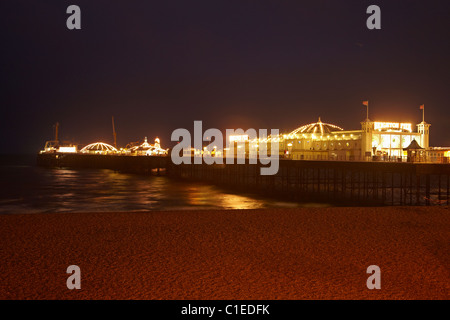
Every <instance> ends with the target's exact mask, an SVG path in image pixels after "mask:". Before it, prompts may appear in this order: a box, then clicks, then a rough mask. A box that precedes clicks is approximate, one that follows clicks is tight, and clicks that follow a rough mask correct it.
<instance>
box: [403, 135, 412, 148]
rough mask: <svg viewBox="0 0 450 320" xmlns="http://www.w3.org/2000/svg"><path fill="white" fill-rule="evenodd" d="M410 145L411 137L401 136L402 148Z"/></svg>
mask: <svg viewBox="0 0 450 320" xmlns="http://www.w3.org/2000/svg"><path fill="white" fill-rule="evenodd" d="M410 143H411V136H409V135H403V136H402V148H407V147H408V146H409V145H410Z"/></svg>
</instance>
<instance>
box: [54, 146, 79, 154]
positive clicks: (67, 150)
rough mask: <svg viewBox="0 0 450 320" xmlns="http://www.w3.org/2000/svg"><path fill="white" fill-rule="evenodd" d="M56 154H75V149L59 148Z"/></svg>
mask: <svg viewBox="0 0 450 320" xmlns="http://www.w3.org/2000/svg"><path fill="white" fill-rule="evenodd" d="M58 152H62V153H75V152H77V147H59V149H58Z"/></svg>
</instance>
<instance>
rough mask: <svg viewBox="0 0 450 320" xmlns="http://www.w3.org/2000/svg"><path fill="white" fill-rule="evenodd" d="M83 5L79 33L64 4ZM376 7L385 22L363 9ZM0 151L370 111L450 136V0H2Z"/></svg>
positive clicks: (286, 125) (166, 140) (353, 122)
mask: <svg viewBox="0 0 450 320" xmlns="http://www.w3.org/2000/svg"><path fill="white" fill-rule="evenodd" d="M71 4H76V5H78V6H80V8H81V25H82V29H81V30H72V31H71V30H68V29H67V28H66V19H67V18H68V16H69V15H68V14H66V9H67V7H68V6H69V5H71ZM371 4H376V5H378V6H380V8H381V26H382V29H381V30H368V29H367V27H366V19H367V18H368V16H369V15H368V14H366V9H367V7H368V6H369V5H371ZM0 12H1V18H0V40H1V47H0V48H1V50H0V56H1V60H0V81H1V83H0V85H1V87H0V88H1V89H0V105H1V114H0V150H1V151H0V152H1V153H35V152H37V151H38V150H40V149H41V148H43V146H44V143H45V141H46V140H51V139H52V135H53V128H52V127H53V124H54V123H55V122H57V121H58V122H59V123H60V139H62V140H71V141H74V142H78V143H80V144H88V143H91V142H95V141H99V140H100V141H104V142H108V143H112V142H113V136H112V128H111V116H114V117H115V120H116V121H115V122H116V130H117V135H118V144H119V145H120V146H125V144H126V143H128V142H132V141H138V140H141V139H143V138H144V136H147V137H148V138H149V140H153V139H154V138H155V137H156V136H159V137H160V138H161V140H162V146H163V147H170V146H172V145H173V144H174V143H173V142H170V135H171V133H172V131H173V130H175V129H177V128H187V129H189V130H191V131H193V129H192V128H193V121H194V120H202V121H203V126H204V129H207V128H219V129H226V128H239V127H241V128H244V129H248V128H256V129H259V128H268V129H270V128H278V129H280V130H281V131H286V132H287V131H291V130H293V129H295V128H297V127H299V126H300V125H303V124H306V123H310V122H315V121H317V118H318V117H319V116H320V117H321V119H322V121H324V122H328V123H333V124H336V125H339V126H341V127H343V128H344V129H346V130H352V129H353V130H355V129H360V121H362V120H363V119H365V115H366V114H365V112H366V110H365V107H364V106H363V105H362V104H361V102H362V101H363V100H369V101H370V118H371V119H372V120H379V121H396V122H412V123H413V124H414V125H415V124H416V123H419V122H420V121H421V120H422V113H421V110H419V106H420V105H421V104H425V111H426V114H425V118H426V121H427V122H429V123H431V124H432V126H431V140H430V144H431V145H432V146H450V130H449V124H450V90H449V89H450V80H449V79H450V60H449V59H450V1H448V0H442V1H437V0H420V1H415V0H409V1H404V0H402V1H400V0H389V1H379V0H371V1H364V0H345V1H344V0H312V1H301V0H292V1H283V0H271V1H263V0H258V1H256V0H254V1H247V0H238V1H222V0H214V1H211V0H209V1H196V0H189V1H185V0H184V1H166V0H164V1H153V0H135V1H129V0H120V1H106V0H105V1H103V0H102V1H100V0H87V1H84V0H71V1H61V0H52V1H45V0H40V1H36V0H32V1H31V0H30V1H21V0H14V1H2V2H1V3H0Z"/></svg>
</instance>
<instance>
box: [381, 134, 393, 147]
mask: <svg viewBox="0 0 450 320" xmlns="http://www.w3.org/2000/svg"><path fill="white" fill-rule="evenodd" d="M381 147H382V148H384V149H389V148H390V147H391V136H390V135H389V134H382V135H381Z"/></svg>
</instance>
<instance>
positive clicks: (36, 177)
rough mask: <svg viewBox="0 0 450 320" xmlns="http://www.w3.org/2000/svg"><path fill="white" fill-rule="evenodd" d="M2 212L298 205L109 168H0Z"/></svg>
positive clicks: (256, 207)
mask: <svg viewBox="0 0 450 320" xmlns="http://www.w3.org/2000/svg"><path fill="white" fill-rule="evenodd" d="M0 177H1V181H0V191H1V194H0V213H37V212H101V211H104V212H112V211H115V212H117V211H149V210H180V209H181V210H183V209H258V208H286V207H297V206H299V204H297V203H294V202H279V201H273V200H267V199H264V198H262V197H257V196H251V195H245V194H233V193H229V192H226V191H224V190H222V189H220V188H218V187H215V186H212V185H207V184H198V183H193V182H185V181H182V182H181V181H175V180H172V179H169V178H167V177H164V176H162V177H155V176H143V175H133V174H124V173H118V172H114V171H111V170H86V169H84V170H76V169H48V168H39V167H35V166H32V165H30V166H14V165H8V166H5V165H3V166H0Z"/></svg>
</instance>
